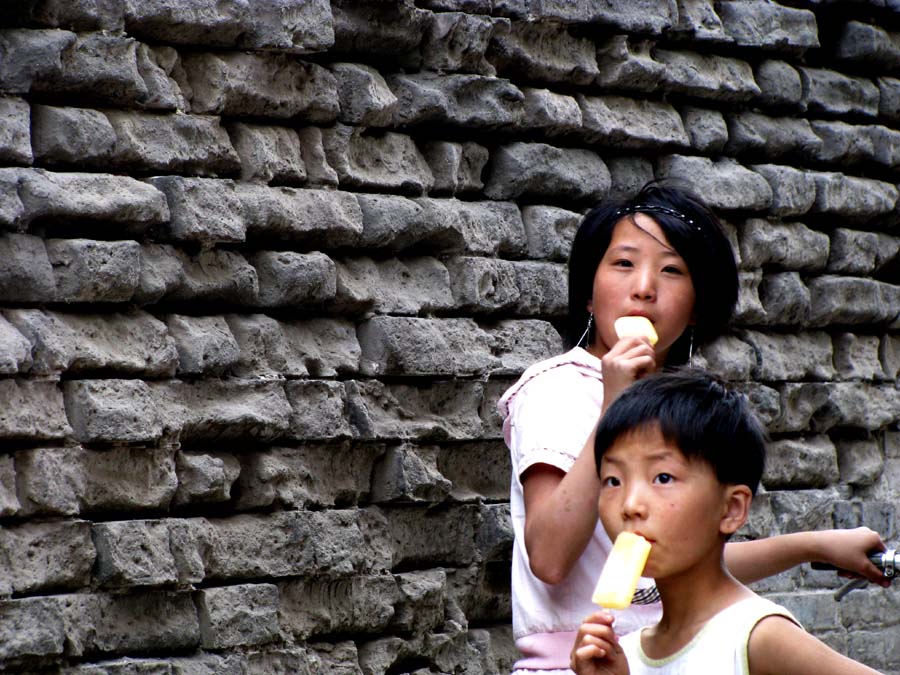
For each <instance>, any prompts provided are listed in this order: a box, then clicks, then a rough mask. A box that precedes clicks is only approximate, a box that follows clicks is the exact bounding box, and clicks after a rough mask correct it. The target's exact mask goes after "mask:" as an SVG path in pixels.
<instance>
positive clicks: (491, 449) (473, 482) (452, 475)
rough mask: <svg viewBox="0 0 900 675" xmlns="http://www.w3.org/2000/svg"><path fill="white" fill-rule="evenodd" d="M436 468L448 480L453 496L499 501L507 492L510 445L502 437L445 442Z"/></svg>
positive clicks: (462, 498) (462, 499)
mask: <svg viewBox="0 0 900 675" xmlns="http://www.w3.org/2000/svg"><path fill="white" fill-rule="evenodd" d="M437 468H438V471H440V473H441V475H442V476H444V477H445V478H447V479H448V480H449V481H450V482H451V494H452V495H453V497H454V498H455V499H458V500H461V501H464V500H472V501H477V500H478V499H487V500H493V501H499V500H505V499H506V498H507V495H508V493H509V472H510V459H509V449H508V448H507V447H506V445H504V443H503V441H493V442H480V443H465V444H462V445H453V446H449V447H448V446H444V447H442V448H441V451H440V454H439V456H438V464H437Z"/></svg>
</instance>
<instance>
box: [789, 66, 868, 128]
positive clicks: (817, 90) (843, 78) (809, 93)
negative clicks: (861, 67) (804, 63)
mask: <svg viewBox="0 0 900 675" xmlns="http://www.w3.org/2000/svg"><path fill="white" fill-rule="evenodd" d="M799 71H800V80H801V82H802V83H803V103H804V106H805V107H806V108H807V109H808V110H809V111H810V112H811V113H820V114H821V113H824V114H826V115H861V116H864V117H875V116H876V115H877V114H878V97H879V91H878V87H877V86H875V84H874V83H873V82H872V81H871V80H869V79H864V78H861V77H854V76H851V75H844V74H843V73H838V72H835V71H833V70H826V69H824V68H807V67H800V68H799Z"/></svg>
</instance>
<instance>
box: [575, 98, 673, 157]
mask: <svg viewBox="0 0 900 675" xmlns="http://www.w3.org/2000/svg"><path fill="white" fill-rule="evenodd" d="M575 98H576V100H577V101H578V105H579V106H580V107H581V115H582V119H583V134H584V135H585V136H586V137H587V138H588V139H589V140H590V141H591V142H599V143H603V144H609V145H613V146H618V147H623V148H644V147H650V146H653V147H667V146H671V147H675V148H685V147H688V145H689V144H690V139H689V138H688V135H687V132H686V131H685V130H684V124H683V123H682V121H681V116H680V115H679V114H678V111H676V110H675V108H673V107H672V106H670V105H668V104H667V103H660V102H656V101H641V100H635V99H630V98H624V97H622V96H583V95H581V94H578V95H577V96H576V97H575ZM570 152H571V151H570Z"/></svg>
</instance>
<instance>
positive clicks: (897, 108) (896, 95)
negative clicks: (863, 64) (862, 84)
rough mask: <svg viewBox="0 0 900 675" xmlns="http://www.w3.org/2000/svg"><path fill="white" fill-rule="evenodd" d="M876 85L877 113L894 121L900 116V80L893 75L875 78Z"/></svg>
mask: <svg viewBox="0 0 900 675" xmlns="http://www.w3.org/2000/svg"><path fill="white" fill-rule="evenodd" d="M875 83H876V84H877V85H878V93H879V97H878V114H879V116H881V117H884V118H887V119H889V120H892V121H896V120H897V119H898V118H900V80H897V79H895V78H893V77H879V78H876V80H875Z"/></svg>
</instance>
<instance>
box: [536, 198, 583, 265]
mask: <svg viewBox="0 0 900 675" xmlns="http://www.w3.org/2000/svg"><path fill="white" fill-rule="evenodd" d="M580 221H581V214H580V213H575V212H573V211H567V210H566V209H561V208H557V207H555V206H525V207H523V208H522V223H523V225H524V226H525V235H526V237H527V238H528V257H529V258H542V259H548V260H554V261H557V262H562V261H565V260H566V259H567V258H568V256H569V250H570V249H571V248H572V239H573V238H574V237H575V231H576V230H577V229H578V224H579V222H580Z"/></svg>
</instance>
